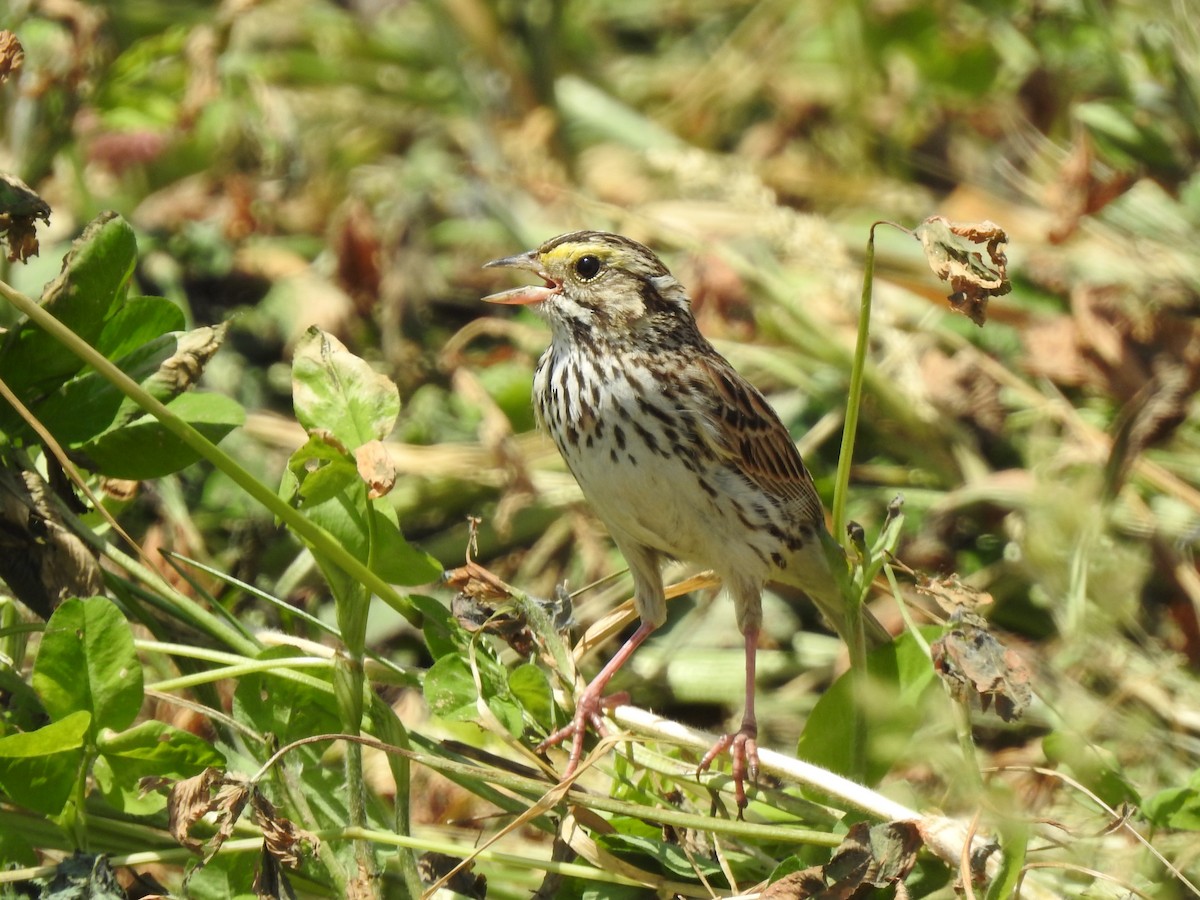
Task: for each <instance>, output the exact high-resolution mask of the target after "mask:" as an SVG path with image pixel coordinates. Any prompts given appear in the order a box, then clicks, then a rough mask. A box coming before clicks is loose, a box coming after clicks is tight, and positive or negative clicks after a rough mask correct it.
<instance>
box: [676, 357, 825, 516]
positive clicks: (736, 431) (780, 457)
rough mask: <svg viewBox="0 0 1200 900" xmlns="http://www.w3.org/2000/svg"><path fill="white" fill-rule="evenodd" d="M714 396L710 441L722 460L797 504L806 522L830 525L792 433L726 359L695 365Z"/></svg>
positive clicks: (767, 490)
mask: <svg viewBox="0 0 1200 900" xmlns="http://www.w3.org/2000/svg"><path fill="white" fill-rule="evenodd" d="M695 362H696V363H697V364H698V365H697V368H698V371H699V372H700V374H701V376H702V377H703V378H704V379H705V381H706V382H707V384H708V386H710V387H711V390H708V391H700V392H699V394H700V395H701V396H704V397H711V398H712V407H711V408H710V409H707V410H705V411H704V412H705V414H706V418H707V420H708V424H709V425H710V427H711V431H710V430H707V429H706V437H707V438H708V439H709V443H710V446H711V448H712V449H713V450H714V451H715V452H717V453H718V454H719V455H720V456H722V457H724V458H726V459H729V460H732V461H734V462H735V463H736V465H737V466H738V468H739V469H741V471H742V473H743V474H744V475H745V476H746V478H748V479H749V480H750V481H751V482H753V483H754V484H755V485H757V486H758V487H759V488H761V489H762V490H763V491H764V492H765V493H766V494H768V495H770V496H772V497H777V498H779V499H781V500H787V501H790V502H791V503H793V504H795V506H796V508H797V512H798V513H799V514H800V515H801V516H803V517H804V518H806V519H809V520H810V521H813V522H817V523H822V524H823V523H824V521H825V511H824V507H823V506H822V505H821V499H820V497H819V496H818V495H817V491H816V488H815V487H814V486H813V480H812V476H811V475H810V474H809V472H808V469H807V468H805V466H804V460H803V459H801V457H800V451H799V450H797V449H796V445H795V443H794V442H793V441H792V437H791V435H790V434H788V430H787V428H785V427H784V425H783V422H781V421H780V419H779V416H778V414H777V413H776V412H775V410H774V409H772V408H771V404H769V403H768V402H767V400H766V398H765V397H764V396H763V395H762V394H761V393H759V391H758V389H757V388H755V387H754V386H753V385H752V384H750V383H749V382H748V381H746V379H744V378H743V377H742V376H741V375H739V374H738V373H737V371H736V370H735V369H734V368H733V367H732V366H731V365H729V363H728V362H726V361H725V360H724V359H723V358H721V357H720V356H717V355H714V356H705V357H701V358H700V359H698V360H696V361H695Z"/></svg>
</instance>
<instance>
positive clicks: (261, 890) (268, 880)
mask: <svg viewBox="0 0 1200 900" xmlns="http://www.w3.org/2000/svg"><path fill="white" fill-rule="evenodd" d="M251 889H252V890H253V891H254V896H255V897H257V898H258V900H293V898H295V897H296V892H295V891H294V890H293V889H292V884H291V882H290V881H288V877H287V872H285V871H284V870H283V869H282V868H281V867H280V865H279V860H277V859H276V858H275V857H274V856H272V855H271V853H270V851H269V850H268V849H267V845H266V842H265V841H264V842H263V847H262V852H261V853H260V854H259V856H258V866H257V868H256V869H255V872H254V883H253V884H252V885H251Z"/></svg>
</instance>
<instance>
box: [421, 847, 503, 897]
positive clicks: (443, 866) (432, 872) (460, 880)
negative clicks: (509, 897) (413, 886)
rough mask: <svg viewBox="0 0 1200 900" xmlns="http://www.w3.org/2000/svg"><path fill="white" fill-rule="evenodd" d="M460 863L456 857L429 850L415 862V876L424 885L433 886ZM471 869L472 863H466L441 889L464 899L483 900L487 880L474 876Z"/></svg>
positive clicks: (485, 895) (473, 866) (473, 865)
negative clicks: (419, 878) (452, 892)
mask: <svg viewBox="0 0 1200 900" xmlns="http://www.w3.org/2000/svg"><path fill="white" fill-rule="evenodd" d="M461 862H462V860H461V859H459V858H458V857H457V856H450V855H449V854H446V853H437V852H435V851H433V850H431V851H429V852H428V853H422V854H421V858H420V859H418V860H417V874H418V875H420V876H421V881H423V882H424V883H425V884H433V883H434V882H437V881H440V880H441V879H443V878H445V877H446V875H447V874H448V873H450V872H452V871H453V870H454V868H455V867H456V866H457V865H458V864H459V863H461ZM473 868H475V863H474V862H469V863H467V864H466V865H465V866H463V867H462V868H461V869H459V870H458V871H457V872H455V873H454V874H453V875H452V876H451V877H450V879H449V880H448V881H447V882H446V883H445V884H444V885H443V887H444V888H446V889H447V890H450V891H454V892H455V893H456V894H462V895H463V896H464V897H472V898H475V900H484V898H485V897H487V878H486V877H485V876H483V875H476V874H474V873H473V872H472V871H471V870H472V869H473Z"/></svg>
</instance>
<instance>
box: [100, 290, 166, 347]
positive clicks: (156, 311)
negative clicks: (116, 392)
mask: <svg viewBox="0 0 1200 900" xmlns="http://www.w3.org/2000/svg"><path fill="white" fill-rule="evenodd" d="M186 324H187V320H186V318H185V317H184V314H183V310H182V309H180V308H179V306H178V305H177V304H175V303H172V302H171V301H170V300H167V299H166V298H164V297H134V298H132V299H130V300H126V301H125V304H124V305H123V306H122V307H121V308H120V309H119V310H117V312H116V313H115V314H114V315H113V316H112V317H111V318H110V319H109V320H108V321H107V322H105V323H104V328H103V329H102V330H101V332H100V336H99V337H98V338H96V343H95V345H94V346H95V348H96V349H97V350H99V351H100V352H101V353H103V354H104V355H105V356H106V357H107V358H108V359H118V358H120V357H122V356H124V355H125V354H126V353H129V352H131V351H133V350H136V349H137V348H138V347H141V346H142V345H143V344H147V343H149V342H150V341H152V340H154V339H155V338H156V337H158V336H159V335H163V334H170V333H171V332H173V331H183V329H184V326H185V325H186Z"/></svg>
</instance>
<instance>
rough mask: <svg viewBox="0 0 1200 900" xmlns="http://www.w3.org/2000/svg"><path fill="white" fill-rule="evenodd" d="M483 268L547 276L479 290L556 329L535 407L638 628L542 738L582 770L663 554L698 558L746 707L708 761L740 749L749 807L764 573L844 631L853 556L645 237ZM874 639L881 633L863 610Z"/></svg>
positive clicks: (738, 769) (539, 251) (568, 244)
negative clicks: (736, 633) (731, 617)
mask: <svg viewBox="0 0 1200 900" xmlns="http://www.w3.org/2000/svg"><path fill="white" fill-rule="evenodd" d="M485 268H509V269H520V270H525V271H528V272H531V273H533V274H534V275H535V276H537V277H538V278H540V279H541V281H542V283H541V284H534V285H527V286H523V287H517V288H514V289H511V290H507V291H503V292H500V293H496V294H492V295H489V296H487V297H484V298H483V299H484V300H486V301H488V302H491V303H498V304H508V305H523V306H526V307H528V308H529V309H530V310H532V311H533V312H534V313H536V314H537V315H538V316H540V317H541V318H542V319H543V320H545V321H546V322H547V323H548V324H549V327H550V335H551V337H550V344H549V346H548V347H547V349H546V351H545V352H544V353H543V354H542V356H541V358H540V359H539V360H538V363H537V366H536V369H535V371H534V378H533V405H534V410H535V413H536V418H537V420H538V422H539V424H540V425H541V427H542V428H543V429H544V430H545V431H546V432H548V433H549V435H550V437H551V438H552V439H553V441H554V443H555V445H556V446H557V447H558V450H559V452H560V454H561V455H562V458H563V460H564V461H565V463H566V466H567V468H568V469H569V470H570V472H571V474H572V475H573V476H574V477H575V480H576V481H577V482H578V483H579V486H580V488H581V489H582V491H583V494H584V497H585V499H586V500H587V501H588V502H589V503H590V505H591V506H592V508H593V509H594V511H595V512H596V514H597V516H598V517H599V518H600V520H601V521H602V522H603V524H604V525H605V526H606V528H607V529H608V532H609V534H610V535H611V537H612V540H613V541H614V543H615V544H616V546H617V548H618V549H619V550H620V552H621V554H622V555H623V556H624V558H625V560H626V562H627V563H628V565H629V570H630V572H631V574H632V576H633V586H634V606H635V608H636V610H637V613H638V616H639V618H640V624H639V625H638V627H637V629H636V630H635V631H634V632H633V634H632V635H631V636H630V637H629V639H628V640H626V641H625V643H624V644H623V645H622V646H621V647H620V648H619V649H618V650H617V652H616V653H615V654H614V655H613V656H612V658H611V659H610V660H609V661H608V663H607V664H606V665H605V666H604V667H603V668H602V669H601V670H600V672H599V673H598V674H597V675H596V676H595V677H594V678H593V679H592V680H591V682H589V683H588V684H587V686H586V687H585V688H584V689H583V691H582V692H581V693H580V695H579V696H578V697H577V699H576V704H575V711H574V715H573V717H572V720H571V722H570V723H569V724H567V725H566V726H565V727H564V728H561V729H559V730H558V731H556V732H554V733H553V734H551V735H550V736H549V737H547V738H546V739H545V740H543V741H542V742H541V744H540V745H539V747H538V748H537V749H538V751H539V752H543V751H545V750H546V749H548V748H549V747H552V746H554V745H556V744H560V743H563V742H564V741H566V740H567V739H568V738H570V739H571V741H572V745H571V751H570V754H569V757H568V761H567V766H566V769H565V770H564V774H563V776H562V777H563V779H564V780H566V779H568V778H570V777H571V775H572V774H573V773H574V772H575V770H576V769H577V767H578V765H579V762H580V760H581V759H582V755H583V744H584V735H585V732H586V730H587V727H588V725H589V724H590V725H591V726H593V728H595V730H596V731H597V732H599V733H600V734H603V733H604V732H605V726H604V723H603V719H602V716H601V710H602V708H603V707H604V706H605V697H604V690H605V687H606V686H607V684H608V683H609V681H610V680H611V679H612V677H613V675H614V674H615V673H616V672H617V671H618V669H620V667H621V666H622V665H623V664H624V663H625V662H627V661H628V659H629V658H630V656H631V655H632V654H633V652H634V651H635V650H636V649H637V648H638V647H639V646H640V645H641V644H642V643H643V642H644V641H645V640H646V639H647V638H648V637H649V636H650V635H651V634H652V633H653V632H654V631H655V629H657V628H659V627H660V626H661V625H662V624H663V623H664V622H665V620H666V617H667V610H666V601H665V599H664V593H663V578H662V572H661V566H662V564H663V563H664V562H665V561H667V560H669V559H676V560H681V561H685V562H691V563H696V564H700V565H702V566H705V567H707V568H710V569H712V570H714V571H715V572H716V573H717V575H719V576H720V578H721V581H722V583H723V585H724V587H725V589H726V590H727V591H728V592H729V594H730V595H731V596H732V598H733V603H734V610H735V614H736V619H737V625H738V628H739V630H740V631H741V633H742V635H743V638H744V644H745V659H746V665H745V671H746V687H745V698H746V699H745V709H744V712H743V715H742V720H741V725H740V727H739V728H738V730H737V731H736V732H733V733H730V734H726V735H723V736H722V737H721V739H720V740H719V741H718V742H717V744H716V745H715V746H714V747H713V748H712V750H710V751H709V752H708V753H707V754H705V756H704V757H703V758H702V759H701V762H700V765H699V768H700V769H701V770H703V769H706V768H708V767H709V766H710V765H711V764H712V762H713V761H714V760H715V759H716V758H717V757H718V756H719V755H720V754H721V753H724V752H726V751H727V752H728V753H729V754H730V756H731V760H732V765H731V773H732V776H733V782H734V794H735V799H736V802H737V805H738V808H739V812H740V811H741V810H742V809H744V808H745V807H746V805H747V799H746V793H745V779H746V776H747V774H749V775H750V777H751V778H752V779H756V778H757V773H758V744H757V741H758V724H757V719H756V717H755V710H754V692H755V661H756V656H757V648H758V639H759V634H760V632H761V629H762V622H763V613H762V591H763V587H764V585H765V584H766V583H767V582H768V581H778V582H782V583H786V584H790V585H793V586H795V587H798V588H800V589H801V590H803V591H804V592H805V593H806V594H807V595H808V596H809V597H810V598H811V599H812V601H813V602H814V603H815V604H816V606H817V607H818V609H819V610H820V611H821V612H822V614H823V615H824V616H825V617H826V618H827V619H828V620H829V621H830V623H831V624H832V625H833V626H834V628H835V629H836V630H837V631H838V633H839V634H840V635H841V636H842V638H843V639H844V640H847V642H849V640H850V634H849V624H848V623H849V618H848V614H847V606H846V601H845V600H844V599H843V595H842V593H841V589H840V588H839V585H838V577H837V575H836V574H835V568H836V567H838V566H841V567H843V568H845V558H844V554H842V552H841V550H840V547H838V545H837V544H836V543H835V542H834V541H833V539H832V537H831V536H830V535H829V532H828V530H827V528H826V525H825V511H824V507H823V505H822V503H821V500H820V497H819V496H818V494H817V491H816V489H815V487H814V485H813V479H812V476H811V475H810V474H809V471H808V469H807V468H806V467H805V465H804V461H803V459H802V458H801V456H800V452H799V451H798V450H797V448H796V445H795V443H794V442H793V440H792V438H791V436H790V434H789V433H788V431H787V428H786V427H785V426H784V424H783V422H782V421H781V420H780V418H779V416H778V414H777V413H776V412H775V410H774V409H773V408H772V407H771V405H770V403H768V402H767V399H766V398H765V397H764V396H763V395H762V393H761V392H759V390H758V389H757V388H755V387H754V386H753V385H752V384H750V383H749V382H748V381H747V380H746V379H745V378H744V377H742V376H741V375H740V374H739V373H738V372H737V371H736V370H735V369H734V368H733V366H732V365H731V364H730V363H729V362H728V361H727V360H726V359H725V358H724V357H723V356H722V355H721V354H720V353H719V352H718V351H717V350H716V348H714V347H713V345H712V344H711V343H709V341H708V340H707V339H706V338H705V337H704V336H703V335H702V334H701V332H700V329H699V327H698V325H697V323H696V319H695V317H694V315H693V313H692V308H691V301H690V298H689V296H688V293H687V291H686V289H685V288H684V287H683V285H682V284H681V283H680V282H679V281H678V280H677V279H676V278H675V277H674V276H673V275H672V274H671V273H670V271H669V270H668V269H667V267H666V266H665V265H664V264H663V263H662V261H661V260H660V259H659V258H658V257H657V256H656V255H655V254H654V252H653V251H651V250H650V249H649V248H648V247H646V246H644V245H643V244H641V243H638V242H637V241H634V240H631V239H630V238H627V237H623V236H621V235H618V234H612V233H608V232H603V231H575V232H571V233H568V234H562V235H559V236H557V237H554V238H551V239H550V240H548V241H546V242H545V243H543V244H542V245H541V246H539V247H537V248H536V249H534V250H530V251H528V252H525V253H520V254H517V255H515V256H507V257H504V258H502V259H497V260H493V261H492V262H489V263H487V264H486V265H485ZM864 626H865V629H866V635H867V640H868V641H869V642H871V643H872V644H879V643H882V642H884V641H886V640H887V639H888V635H887V632H886V631H885V630H884V629H883V628H882V626H881V625H880V624H879V623H878V621H877V620H875V619H874V618H873V617H870V616H869V615H868V616H867V617H865V619H864Z"/></svg>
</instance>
